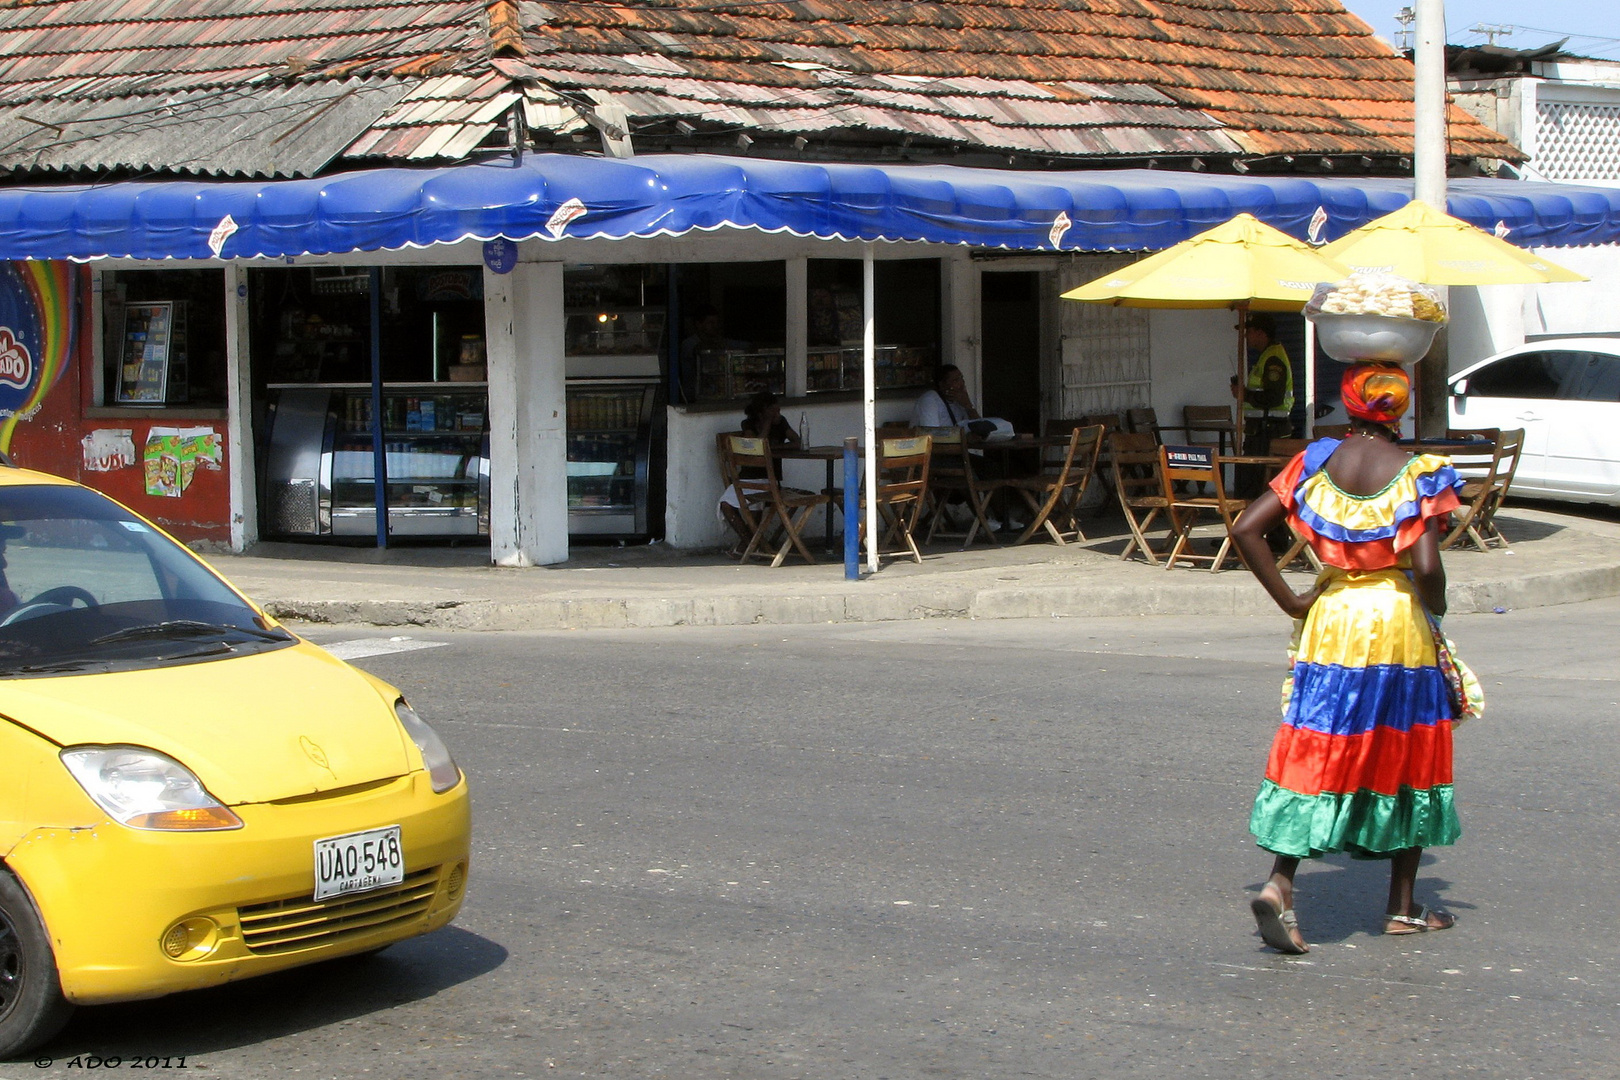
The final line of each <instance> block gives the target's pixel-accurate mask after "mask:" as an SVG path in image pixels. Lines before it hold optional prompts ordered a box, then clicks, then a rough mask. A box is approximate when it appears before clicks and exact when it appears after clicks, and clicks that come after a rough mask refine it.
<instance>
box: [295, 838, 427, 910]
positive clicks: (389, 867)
mask: <svg viewBox="0 0 1620 1080" xmlns="http://www.w3.org/2000/svg"><path fill="white" fill-rule="evenodd" d="M404 880H405V855H404V852H403V851H402V850H401V849H400V843H399V826H398V825H389V826H387V827H385V828H381V829H367V830H366V831H365V832H356V833H347V834H345V835H343V836H329V837H327V838H326V839H325V840H317V841H315V899H317V900H325V899H327V898H328V897H333V896H346V895H348V894H349V893H359V892H366V891H368V890H370V889H380V888H382V887H383V886H384V885H398V884H399V883H400V882H402V881H404Z"/></svg>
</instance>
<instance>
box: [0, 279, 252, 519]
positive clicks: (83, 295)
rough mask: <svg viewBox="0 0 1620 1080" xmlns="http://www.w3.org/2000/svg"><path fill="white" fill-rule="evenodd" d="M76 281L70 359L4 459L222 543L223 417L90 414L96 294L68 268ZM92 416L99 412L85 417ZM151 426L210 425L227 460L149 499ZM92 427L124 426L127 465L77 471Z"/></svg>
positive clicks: (226, 501)
mask: <svg viewBox="0 0 1620 1080" xmlns="http://www.w3.org/2000/svg"><path fill="white" fill-rule="evenodd" d="M75 270H76V272H77V273H79V274H80V275H81V277H80V282H79V285H80V287H79V290H78V297H79V311H78V313H77V319H78V325H79V333H78V339H77V342H76V346H75V349H74V355H73V359H72V361H71V364H70V366H69V368H68V370H67V371H65V372H63V373H62V377H61V378H60V379H59V380H58V381H57V383H56V386H55V387H53V388H52V389H51V391H50V393H49V394H47V395H46V396H45V400H44V401H43V402H42V403H41V405H40V410H39V412H37V413H35V414H34V415H33V416H32V417H31V418H29V419H27V420H24V421H22V422H21V423H19V424H18V425H17V430H16V432H15V433H14V434H13V436H12V439H11V458H12V460H13V461H15V462H16V463H17V464H18V465H21V466H23V467H24V468H28V469H38V470H40V471H41V472H48V473H55V474H56V475H57V476H65V477H67V478H68V479H70V480H77V481H79V482H80V483H81V484H85V485H87V486H89V487H93V488H95V489H96V490H97V491H101V492H105V493H106V494H107V495H110V496H111V497H113V498H114V499H117V500H118V501H119V502H121V503H123V504H124V505H125V506H128V507H129V508H130V509H132V510H134V511H135V512H136V513H138V514H140V515H142V516H143V517H146V518H148V519H150V520H152V521H154V522H156V523H157V524H159V525H161V526H162V527H163V528H164V529H165V530H167V531H168V532H169V533H171V534H172V535H173V536H175V537H176V538H177V539H179V540H182V541H187V542H190V541H198V540H201V541H212V542H224V543H228V542H229V541H230V538H231V500H230V474H229V473H228V472H227V469H228V468H229V465H230V463H229V460H228V456H229V453H230V448H229V445H228V442H227V441H226V440H224V439H223V436H224V435H225V434H226V428H225V420H224V419H223V418H222V417H220V416H219V413H218V410H190V411H188V410H185V409H181V408H176V409H140V408H128V407H126V408H120V409H117V410H113V409H97V408H96V407H95V376H96V367H95V365H96V349H95V343H94V337H95V323H94V319H93V308H92V307H91V305H92V304H93V303H100V302H101V294H100V293H99V292H94V291H92V288H91V285H92V279H91V275H92V274H93V271H92V270H91V269H90V268H89V267H84V266H80V267H75ZM92 413H95V414H99V415H92ZM153 427H212V428H213V429H214V430H215V431H218V432H219V433H220V435H221V436H222V442H227V445H226V446H225V454H226V458H225V459H222V460H221V462H220V467H219V468H218V469H209V468H202V467H199V468H198V469H197V471H196V473H195V475H194V476H193V477H192V481H191V484H190V485H189V486H188V487H187V488H186V490H185V491H184V493H182V494H181V495H180V497H179V498H169V497H167V496H158V495H148V494H147V493H146V477H145V473H144V472H143V470H142V468H141V463H140V460H139V459H140V454H141V449H142V448H143V447H144V446H145V445H146V435H147V432H148V431H149V430H150V429H151V428H153ZM98 428H121V429H128V430H129V432H130V434H131V437H132V438H133V440H134V443H135V454H136V462H135V464H134V465H133V466H130V467H129V468H124V469H117V470H115V471H113V472H90V471H87V470H86V469H85V468H84V451H83V447H82V444H81V440H82V439H83V438H84V437H85V436H86V435H87V434H89V433H90V432H91V431H94V430H96V429H98Z"/></svg>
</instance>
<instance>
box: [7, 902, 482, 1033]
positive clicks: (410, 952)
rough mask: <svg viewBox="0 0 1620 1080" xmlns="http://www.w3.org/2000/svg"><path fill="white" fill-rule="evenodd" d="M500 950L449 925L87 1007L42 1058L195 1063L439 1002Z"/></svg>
mask: <svg viewBox="0 0 1620 1080" xmlns="http://www.w3.org/2000/svg"><path fill="white" fill-rule="evenodd" d="M506 958H507V951H506V949H505V948H504V947H502V946H501V945H498V944H496V943H495V942H493V941H490V940H489V939H488V938H484V937H481V936H479V935H478V934H474V933H472V932H470V931H467V930H462V929H460V928H459V927H455V926H448V927H445V928H444V929H442V930H439V931H436V932H434V933H432V934H428V935H426V936H424V937H419V938H412V939H411V940H409V941H402V942H400V943H399V944H397V945H394V946H392V947H391V948H389V949H387V950H385V951H383V952H381V953H374V954H372V955H370V956H358V957H348V958H344V959H339V960H329V961H326V962H325V963H320V964H313V965H311V966H309V967H303V968H296V969H294V970H291V971H283V972H277V973H276V974H273V975H266V976H262V977H260V978H254V979H245V980H243V981H242V982H237V983H229V984H227V985H225V986H220V987H214V988H212V989H208V990H193V991H190V992H188V993H184V994H174V995H170V996H169V997H164V998H156V999H153V1000H151V1001H135V1002H129V1003H127V1004H120V1005H101V1006H96V1007H91V1008H83V1009H80V1010H79V1011H78V1012H76V1013H75V1014H74V1015H73V1019H72V1020H70V1021H69V1022H68V1026H67V1027H66V1028H64V1029H63V1031H62V1033H61V1034H60V1035H58V1036H57V1037H56V1038H55V1039H52V1040H51V1042H50V1043H49V1044H48V1045H46V1046H43V1047H40V1048H39V1049H38V1050H37V1051H36V1056H38V1057H42V1058H55V1059H56V1060H57V1061H67V1060H70V1059H72V1058H73V1057H74V1056H76V1055H91V1054H94V1055H97V1056H98V1057H101V1058H103V1059H106V1058H110V1057H122V1058H124V1059H125V1060H126V1061H127V1060H129V1059H131V1058H136V1057H154V1056H155V1057H164V1056H168V1057H180V1056H182V1055H184V1056H187V1057H197V1056H201V1055H206V1054H207V1053H209V1052H210V1051H219V1050H226V1049H232V1048H235V1047H239V1046H244V1045H249V1044H256V1043H261V1042H264V1041H266V1040H269V1039H275V1038H279V1037H282V1036H286V1035H291V1034H295V1033H298V1032H302V1031H309V1030H313V1029H316V1028H322V1027H326V1026H327V1025H330V1024H335V1023H341V1022H343V1021H345V1020H351V1019H354V1018H356V1017H360V1016H365V1015H368V1014H370V1013H374V1012H382V1011H386V1010H388V1009H391V1008H394V1007H395V1006H398V1005H403V1004H406V1003H408V1002H412V1001H418V1000H421V999H424V998H429V997H432V996H433V995H435V994H437V993H440V992H441V991H443V990H446V989H448V988H450V987H452V986H455V985H457V984H459V983H463V982H467V981H469V980H471V979H475V978H478V977H479V976H481V975H484V974H487V973H488V972H491V971H493V970H495V969H496V968H498V967H500V966H501V965H502V964H503V963H505V962H506Z"/></svg>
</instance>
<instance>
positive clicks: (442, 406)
mask: <svg viewBox="0 0 1620 1080" xmlns="http://www.w3.org/2000/svg"><path fill="white" fill-rule="evenodd" d="M271 390H272V393H273V394H274V395H275V396H274V401H273V411H272V413H271V427H270V437H269V468H268V470H267V477H266V492H265V507H266V513H265V527H266V532H268V533H272V534H281V535H317V536H320V535H326V536H375V535H376V533H377V512H376V456H375V453H374V448H373V443H372V415H371V390H370V388H369V387H364V386H326V387H311V386H287V387H272V388H271ZM487 401H488V397H487V393H486V390H485V388H484V387H483V386H466V385H462V386H457V387H454V388H451V387H448V386H446V385H445V384H444V383H421V384H395V385H390V386H389V387H387V388H386V389H385V390H384V391H383V426H382V433H383V447H384V465H383V467H384V469H385V471H386V485H387V487H386V495H387V506H388V532H389V534H390V535H395V536H484V535H488V533H489V436H488V423H487V416H486V412H487V409H486V406H487Z"/></svg>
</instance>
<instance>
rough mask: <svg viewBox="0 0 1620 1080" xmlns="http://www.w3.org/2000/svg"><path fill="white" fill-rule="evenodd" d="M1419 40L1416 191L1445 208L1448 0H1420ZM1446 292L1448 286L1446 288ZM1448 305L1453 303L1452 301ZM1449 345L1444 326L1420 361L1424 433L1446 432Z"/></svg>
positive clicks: (1415, 54)
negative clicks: (1446, 2)
mask: <svg viewBox="0 0 1620 1080" xmlns="http://www.w3.org/2000/svg"><path fill="white" fill-rule="evenodd" d="M1413 6H1414V9H1415V13H1416V15H1417V44H1416V46H1415V47H1414V48H1413V51H1412V64H1413V67H1414V68H1415V69H1416V70H1415V73H1414V79H1413V95H1414V97H1413V102H1412V178H1413V189H1414V195H1415V196H1416V197H1417V198H1419V199H1422V200H1423V201H1424V202H1426V203H1428V204H1429V205H1430V206H1432V207H1434V208H1435V209H1436V210H1439V211H1440V212H1441V213H1445V212H1446V158H1447V152H1446V151H1447V146H1446V4H1445V0H1416V2H1415V4H1414V5H1413ZM1440 291H1441V293H1442V294H1444V293H1445V291H1446V290H1445V289H1444V288H1443V287H1442V288H1441V290H1440ZM1448 306H1449V305H1448ZM1449 374H1450V347H1449V344H1448V342H1447V335H1446V329H1445V327H1441V328H1440V333H1439V334H1437V335H1436V336H1435V339H1434V345H1433V346H1432V347H1431V348H1430V349H1429V352H1428V355H1426V356H1425V357H1424V358H1423V359H1422V360H1421V361H1419V363H1418V370H1417V384H1418V411H1417V415H1416V416H1415V417H1414V418H1413V423H1414V426H1415V427H1416V434H1417V435H1418V436H1419V437H1423V436H1429V435H1442V434H1444V433H1445V429H1446V404H1447V402H1446V390H1447V387H1446V377H1447V376H1448V375H1449Z"/></svg>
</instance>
